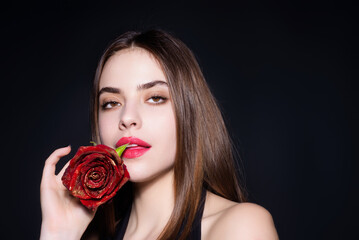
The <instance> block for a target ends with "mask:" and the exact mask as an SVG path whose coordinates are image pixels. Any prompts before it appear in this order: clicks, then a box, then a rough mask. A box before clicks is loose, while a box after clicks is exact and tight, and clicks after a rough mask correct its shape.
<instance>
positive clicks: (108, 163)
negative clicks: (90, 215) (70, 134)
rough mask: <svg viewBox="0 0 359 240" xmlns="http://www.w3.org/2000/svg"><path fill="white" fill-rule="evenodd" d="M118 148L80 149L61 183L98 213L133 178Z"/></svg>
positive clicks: (92, 147)
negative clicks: (100, 207)
mask: <svg viewBox="0 0 359 240" xmlns="http://www.w3.org/2000/svg"><path fill="white" fill-rule="evenodd" d="M120 148H121V147H120ZM120 148H119V149H120ZM125 148H126V146H124V147H122V149H121V150H122V151H123V150H124V149H125ZM119 149H116V150H114V149H112V148H110V147H107V146H105V145H97V146H88V147H80V148H79V149H78V151H77V153H76V154H75V156H74V157H73V158H72V159H71V160H70V164H69V166H68V168H67V169H66V170H65V173H64V175H63V176H62V183H63V184H64V185H65V187H66V188H67V189H69V191H70V192H71V194H72V195H73V196H75V197H77V198H79V199H80V201H81V203H82V204H83V205H85V206H86V207H87V208H89V209H91V210H95V209H96V208H97V207H98V206H100V205H101V204H103V203H105V202H107V201H108V200H110V199H111V198H112V197H114V196H115V194H116V193H117V191H118V190H119V189H120V188H121V187H122V186H123V185H124V184H125V183H126V182H127V181H128V179H129V178H130V175H129V173H128V172H127V169H126V166H125V164H124V163H123V161H122V159H121V158H120V155H121V153H122V151H121V150H119ZM117 150H118V152H116V151H117Z"/></svg>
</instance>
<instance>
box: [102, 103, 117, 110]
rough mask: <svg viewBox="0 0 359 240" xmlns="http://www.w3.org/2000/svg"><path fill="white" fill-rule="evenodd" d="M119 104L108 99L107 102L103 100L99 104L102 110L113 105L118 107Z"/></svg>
mask: <svg viewBox="0 0 359 240" xmlns="http://www.w3.org/2000/svg"><path fill="white" fill-rule="evenodd" d="M119 106H121V103H119V102H116V101H108V102H105V103H103V104H102V105H101V108H102V109H103V110H106V109H111V108H114V107H119Z"/></svg>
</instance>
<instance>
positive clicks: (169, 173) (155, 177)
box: [127, 166, 173, 183]
mask: <svg viewBox="0 0 359 240" xmlns="http://www.w3.org/2000/svg"><path fill="white" fill-rule="evenodd" d="M127 170H128V172H129V173H130V181H131V182H132V183H149V182H153V181H161V180H166V181H167V179H173V166H171V167H169V168H167V169H163V170H162V171H153V172H151V171H150V170H146V171H141V170H139V169H136V171H135V170H133V171H131V168H130V167H128V168H127Z"/></svg>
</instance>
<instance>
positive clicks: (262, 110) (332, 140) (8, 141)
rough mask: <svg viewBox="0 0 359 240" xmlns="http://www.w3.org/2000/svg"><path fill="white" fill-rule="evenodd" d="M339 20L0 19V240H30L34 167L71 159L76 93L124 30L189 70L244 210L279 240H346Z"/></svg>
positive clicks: (270, 9)
mask: <svg viewBox="0 0 359 240" xmlns="http://www.w3.org/2000/svg"><path fill="white" fill-rule="evenodd" d="M99 2H100V1H99ZM352 7H353V6H352V5H351V4H349V3H345V2H340V3H339V2H337V3H330V2H317V1H286V2H280V1H249V0H248V1H240V2H239V1H238V2H237V3H236V4H235V3H234V1H233V2H231V1H226V0H224V1H219V2H216V3H214V2H213V3H209V2H207V1H196V2H192V1H188V2H187V1H177V2H171V1H144V2H139V1H133V2H130V1H102V2H101V3H90V2H89V1H70V0H62V1H60V0H57V1H47V2H41V3H40V2H33V1H27V2H21V1H20V2H19V1H14V2H13V3H12V4H10V5H7V6H2V8H1V11H2V14H1V25H2V26H1V29H2V30H1V32H2V33H1V77H2V81H1V82H2V84H1V99H2V100H1V103H2V108H1V112H2V114H1V116H2V129H3V131H2V133H3V134H2V142H3V144H2V146H3V147H2V148H3V152H5V154H2V156H3V159H2V162H3V163H5V164H3V166H2V169H1V170H2V174H1V177H2V181H1V185H2V187H3V189H2V190H3V192H2V194H1V199H2V209H3V211H2V214H1V215H2V224H1V231H4V233H3V234H2V236H8V237H10V236H11V239H37V238H38V236H39V232H40V224H41V211H40V202H39V186H40V180H41V174H42V167H43V163H44V161H45V159H46V158H47V157H48V155H49V154H51V152H52V151H53V150H55V149H56V148H58V147H62V146H66V145H68V144H71V145H72V147H73V151H72V153H71V155H72V154H74V151H75V150H76V149H77V148H78V147H79V146H80V145H88V144H89V141H90V124H89V118H88V115H89V95H90V94H89V93H90V85H91V81H92V78H93V76H94V72H95V68H96V65H97V61H98V59H99V57H100V56H101V54H102V51H103V50H104V49H105V47H106V46H107V45H108V43H109V42H110V41H111V40H112V39H114V38H115V37H116V36H118V35H119V34H121V33H123V32H124V31H127V30H141V29H148V28H153V27H159V28H162V29H164V30H167V31H170V32H172V33H173V34H174V35H175V36H177V37H179V38H180V39H182V40H183V41H184V42H185V43H186V44H187V45H188V46H189V47H190V48H191V49H192V50H193V51H194V53H195V55H196V56H197V57H198V60H199V63H200V65H201V67H202V69H203V71H204V74H205V76H206V78H207V81H208V82H209V85H210V87H211V89H212V91H213V93H214V95H215V96H216V98H217V99H218V102H219V104H220V105H221V107H222V109H223V114H224V116H225V119H226V121H227V123H228V126H229V129H230V132H231V134H232V135H233V138H234V140H235V142H236V145H237V148H238V149H239V152H240V154H241V156H242V165H243V168H244V171H245V183H246V186H247V190H248V193H249V197H250V201H251V202H255V203H258V204H260V205H262V206H264V207H265V208H267V209H268V210H269V211H270V212H271V214H272V216H273V218H274V221H275V224H276V227H277V230H278V233H279V236H280V238H281V239H354V236H355V235H357V234H354V230H357V229H356V228H358V221H357V210H358V209H357V203H358V197H357V196H356V194H355V193H357V192H358V181H357V177H356V176H355V175H356V174H357V172H356V169H357V166H358V163H357V160H358V154H357V152H354V150H355V144H356V141H357V136H358V135H357V127H356V124H357V123H358V109H357V107H356V106H355V105H354V103H355V101H356V100H357V96H356V95H357V94H358V89H357V86H358V84H357V83H356V82H354V79H353V76H352V70H353V53H352V52H353V51H352V50H353V49H352V48H353V37H354V36H353V35H354V30H353V28H354V24H353V21H354V19H353V14H352V13H351V12H352V11H351V9H352ZM355 32H357V31H356V30H355ZM4 146H5V147H4ZM68 159H69V158H68V157H67V158H65V159H62V161H61V162H60V163H59V166H62V165H63V164H64V163H65V162H66V161H67V160H68ZM355 160H356V161H355ZM8 239H10V238H8Z"/></svg>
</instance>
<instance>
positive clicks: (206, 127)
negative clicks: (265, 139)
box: [91, 30, 245, 240]
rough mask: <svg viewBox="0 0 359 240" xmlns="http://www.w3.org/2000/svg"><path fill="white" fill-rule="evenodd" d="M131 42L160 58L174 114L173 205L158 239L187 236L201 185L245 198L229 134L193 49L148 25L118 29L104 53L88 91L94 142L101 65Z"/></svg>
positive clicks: (240, 199)
mask: <svg viewBox="0 0 359 240" xmlns="http://www.w3.org/2000/svg"><path fill="white" fill-rule="evenodd" d="M132 47H139V48H142V49H145V50H147V51H148V52H149V53H151V54H152V55H153V56H154V57H155V59H156V60H157V61H158V62H159V63H160V65H161V67H162V70H163V72H164V74H165V76H166V79H167V81H168V85H169V89H170V94H171V97H172V99H173V105H174V110H175V117H176V130H177V152H176V159H175V164H174V178H175V179H174V190H175V206H174V209H173V212H172V215H171V218H170V220H169V222H168V223H167V225H166V227H165V228H164V230H163V231H162V233H161V235H160V236H159V239H161V240H165V239H166V240H167V239H181V240H182V239H186V238H187V236H188V234H189V233H190V230H191V226H192V223H193V220H194V217H195V213H196V211H197V208H198V205H199V202H200V197H201V190H202V189H203V188H206V189H207V190H209V191H212V192H214V193H215V194H218V195H220V196H222V197H224V198H227V199H229V200H232V201H236V202H243V201H245V194H244V192H243V189H242V187H241V186H240V184H239V178H238V174H237V172H236V164H235V160H234V155H233V148H232V144H231V139H230V137H229V134H228V132H227V128H226V126H225V123H224V120H223V117H222V114H221V111H220V109H219V107H218V104H217V103H216V100H215V99H214V97H213V95H212V93H211V91H210V89H209V87H208V85H207V83H206V81H205V79H204V77H203V74H202V72H201V69H200V67H199V65H198V63H197V61H196V58H195V57H194V55H193V53H192V52H191V50H190V49H188V47H187V46H186V45H185V44H184V43H183V42H182V41H180V40H178V39H177V38H175V37H173V36H172V35H170V34H169V33H167V32H165V31H162V30H150V31H146V32H143V33H141V32H127V33H125V34H122V35H121V36H120V37H118V38H117V39H115V40H114V41H113V42H112V43H111V44H110V45H109V46H108V48H107V49H106V51H105V52H104V54H103V55H102V57H101V59H100V61H99V64H98V67H97V71H96V76H95V79H94V84H93V94H92V109H91V110H92V112H91V118H92V137H93V140H94V141H96V142H98V143H99V142H100V138H99V128H98V110H99V103H98V91H99V89H98V88H99V81H100V77H101V73H102V70H103V67H104V65H105V64H106V62H107V60H108V59H109V58H110V57H111V56H113V55H114V54H115V53H116V52H118V51H121V50H123V49H127V48H132ZM122 198H123V197H122ZM113 204H119V203H116V202H114V203H113ZM113 207H114V206H108V207H107V214H105V216H104V217H105V218H107V219H106V220H107V221H109V219H110V221H109V223H107V230H109V231H110V232H112V233H113V230H114V224H115V223H114V221H115V220H116V217H114V216H115V215H113V214H114V213H111V211H112V212H113ZM115 207H116V206H115ZM109 209H110V210H109ZM101 214H102V213H100V215H101ZM109 214H110V215H111V214H112V216H109ZM111 219H112V220H111ZM181 225H182V227H183V228H182V230H181ZM180 231H181V233H180ZM179 234H180V236H178V235H179Z"/></svg>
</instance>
